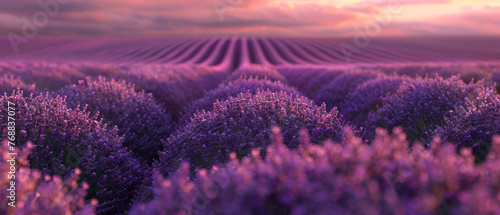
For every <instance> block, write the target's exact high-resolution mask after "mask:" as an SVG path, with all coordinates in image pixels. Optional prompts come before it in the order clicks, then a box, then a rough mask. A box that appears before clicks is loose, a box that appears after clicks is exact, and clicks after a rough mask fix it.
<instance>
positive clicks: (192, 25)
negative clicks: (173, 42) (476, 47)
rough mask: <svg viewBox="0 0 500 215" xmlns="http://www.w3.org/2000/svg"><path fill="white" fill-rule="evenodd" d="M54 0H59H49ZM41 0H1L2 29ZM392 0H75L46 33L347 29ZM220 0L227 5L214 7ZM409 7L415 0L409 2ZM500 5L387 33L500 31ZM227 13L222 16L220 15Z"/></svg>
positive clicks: (394, 25)
mask: <svg viewBox="0 0 500 215" xmlns="http://www.w3.org/2000/svg"><path fill="white" fill-rule="evenodd" d="M43 1H44V2H46V1H54V0H43ZM37 2H38V1H37V0H17V1H16V2H15V3H13V2H12V1H0V18H3V19H0V24H2V28H0V35H1V34H3V35H6V34H8V33H9V32H14V33H17V34H20V32H21V28H22V25H23V23H22V22H21V21H20V20H21V19H20V18H21V17H23V16H25V17H27V18H28V19H31V18H32V16H33V14H35V13H36V12H37V11H41V8H40V7H39V6H38V3H37ZM388 2H390V1H385V0H384V1H375V2H373V1H364V2H362V3H360V4H356V5H351V6H347V7H343V8H338V7H336V6H333V4H332V5H325V4H319V3H317V2H316V1H312V0H301V1H299V0H293V1H289V2H285V1H273V0H189V1H177V0H149V1H146V0H127V1H123V0H70V1H69V3H68V4H65V5H61V6H60V11H59V13H58V14H57V15H56V16H54V17H51V18H50V21H49V23H48V25H47V26H45V27H43V28H42V29H40V30H39V32H38V34H39V35H84V36H150V35H153V36H157V35H191V34H197V35H200V34H202V35H207V34H212V35H223V34H233V35H279V36H315V35H320V36H324V35H333V36H345V35H352V34H353V33H354V29H353V26H354V25H360V24H363V23H364V22H366V21H370V20H369V19H370V16H371V15H374V14H380V8H382V7H381V5H385V4H387V3H388ZM399 2H400V3H401V4H408V5H410V4H446V3H448V2H449V0H420V1H418V0H412V1H410V0H400V1H399ZM214 3H216V4H219V6H220V5H221V4H222V5H224V7H222V8H221V7H214ZM408 7H410V6H408ZM498 14H500V9H499V8H498V7H484V8H482V9H481V10H468V11H466V12H464V13H462V14H456V15H453V16H445V17H441V18H439V19H434V20H413V21H405V22H401V21H398V20H397V19H396V18H395V19H393V20H392V22H391V24H390V26H388V27H386V28H384V29H383V31H382V33H381V35H395V34H396V35H400V34H407V35H411V34H445V33H448V34H454V33H457V34H458V33H464V32H465V33H470V34H493V33H497V34H500V31H499V30H498V28H499V21H498V20H500V17H499V15H498ZM221 16H222V17H223V19H222V20H221Z"/></svg>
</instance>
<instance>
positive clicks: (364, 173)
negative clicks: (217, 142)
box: [130, 128, 500, 215]
mask: <svg viewBox="0 0 500 215" xmlns="http://www.w3.org/2000/svg"><path fill="white" fill-rule="evenodd" d="M376 133H377V135H376V137H375V140H374V141H373V142H372V144H371V145H366V144H362V141H361V139H359V138H357V137H355V136H354V135H353V133H352V132H350V131H349V130H345V135H344V137H345V138H344V140H343V141H342V143H341V144H333V143H332V142H330V141H327V142H325V143H323V144H322V145H316V144H311V143H310V141H309V139H308V136H307V135H306V134H307V132H301V137H302V138H301V139H302V142H303V143H302V144H301V146H300V147H299V148H298V150H289V149H288V148H287V147H286V146H285V145H284V144H283V139H284V138H283V137H282V136H280V135H279V128H278V129H273V134H274V135H273V136H274V137H273V143H272V145H271V146H270V147H268V148H267V149H266V151H267V156H266V158H263V157H262V156H261V155H260V154H261V153H260V152H259V151H260V149H253V150H252V151H251V156H250V157H245V158H243V159H242V160H241V161H239V160H238V159H237V157H238V156H237V153H231V154H230V158H231V159H230V161H229V162H228V163H226V164H224V165H217V166H215V167H213V168H211V170H206V169H199V170H198V171H197V172H196V174H197V177H196V181H191V180H189V177H188V176H189V174H190V171H189V166H188V164H187V163H184V164H182V165H181V168H180V171H178V172H176V173H175V174H173V175H172V176H171V177H170V178H169V179H164V178H163V177H162V176H161V175H160V174H155V181H156V183H155V184H156V186H155V196H156V198H155V200H153V201H152V202H150V203H148V204H139V205H136V206H135V207H133V209H132V210H131V212H130V214H131V215H136V214H156V213H163V214H242V215H245V214H263V215H267V214H269V215H272V214H298V215H301V214H422V215H423V214H443V213H445V214H449V213H451V214H471V213H473V214H498V213H500V199H498V196H499V195H500V192H499V191H500V189H499V188H500V186H499V185H498V180H500V136H496V137H494V141H493V142H494V147H493V149H494V150H493V152H492V154H491V156H490V157H491V159H490V160H488V161H487V162H486V163H485V164H480V165H475V164H474V157H473V156H472V154H471V150H470V149H466V148H463V149H461V150H460V152H461V153H460V155H458V154H457V153H455V150H456V149H455V147H453V145H451V144H443V145H441V143H440V142H439V139H435V141H434V143H433V144H432V149H430V150H425V149H424V148H423V146H422V145H415V146H414V147H413V149H412V150H411V151H410V150H408V146H409V144H410V143H409V142H408V141H407V140H406V135H405V134H404V133H403V132H402V129H401V128H396V129H394V131H393V132H392V133H393V134H392V135H388V132H387V131H385V130H383V129H378V130H377V132H376ZM285 144H286V142H285ZM481 203H485V204H486V205H484V206H482V205H481Z"/></svg>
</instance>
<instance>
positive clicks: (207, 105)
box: [179, 77, 302, 125]
mask: <svg viewBox="0 0 500 215" xmlns="http://www.w3.org/2000/svg"><path fill="white" fill-rule="evenodd" d="M258 89H260V90H269V91H273V92H280V91H283V92H285V93H287V94H290V93H293V94H295V95H302V94H300V93H299V92H297V91H296V89H295V88H292V87H288V86H285V85H283V84H282V83H281V82H279V81H274V82H272V81H270V80H268V79H267V78H264V79H259V78H252V77H250V78H246V77H242V78H240V79H237V80H236V81H234V82H229V83H227V84H221V85H220V86H219V87H218V88H216V89H213V90H211V91H208V92H207V93H205V96H203V97H202V98H200V99H197V100H195V101H193V102H192V103H191V104H189V105H187V106H186V107H185V108H184V109H183V110H182V114H181V117H180V118H179V123H183V122H185V123H189V121H190V118H191V117H192V116H193V114H194V113H196V112H197V111H203V110H205V111H212V109H213V106H214V103H215V102H216V101H217V100H219V101H225V100H227V99H228V98H229V97H236V96H237V95H239V94H241V93H246V92H249V93H251V94H255V93H256V92H257V90H258ZM181 125H183V124H181Z"/></svg>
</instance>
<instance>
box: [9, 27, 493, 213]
mask: <svg viewBox="0 0 500 215" xmlns="http://www.w3.org/2000/svg"><path fill="white" fill-rule="evenodd" d="M350 43H352V39H326V38H315V39H313V38H310V39H306V38H302V39H301V38H278V37H176V38H168V39H165V38H163V39H157V38H149V39H148V38H114V39H111V38H106V39H68V38H65V39H62V38H57V39H56V38H51V37H37V38H34V39H32V40H31V41H30V43H28V44H27V45H25V46H23V49H22V52H20V53H17V54H15V53H13V52H12V50H11V48H10V44H9V41H8V40H7V39H3V40H0V47H2V49H1V50H2V51H0V93H1V98H0V103H1V104H2V106H1V107H0V115H1V121H0V122H1V123H0V124H1V139H2V140H3V142H2V144H3V145H2V147H1V148H0V152H1V156H2V159H1V161H0V172H1V175H0V186H1V190H0V193H1V196H2V198H1V200H0V202H1V204H0V214H141V215H143V214H176V215H188V214H227V215H229V214H263V215H274V214H297V215H300V214H411V215H414V214H415V215H416V214H422V215H424V214H425V215H426V214H480V215H483V214H484V215H486V214H491V215H494V214H500V49H499V47H500V39H498V37H477V36H476V37H474V36H456V37H453V36H436V37H401V38H385V37H384V38H374V39H373V40H372V41H371V43H370V45H369V46H367V47H366V48H359V47H355V46H353V45H351V46H350V48H349V46H345V45H340V46H339V44H350ZM346 47H347V48H346ZM12 153H16V154H15V155H16V156H15V158H16V160H15V161H13V160H11V157H12V156H11V155H12ZM12 182H15V186H14V185H13V184H12ZM13 187H15V189H13ZM12 192H14V194H15V195H13V193H12ZM9 196H15V198H14V199H12V198H9ZM13 201H14V202H15V204H16V207H12V206H11V205H10V203H11V202H13Z"/></svg>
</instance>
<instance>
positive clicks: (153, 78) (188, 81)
mask: <svg viewBox="0 0 500 215" xmlns="http://www.w3.org/2000/svg"><path fill="white" fill-rule="evenodd" d="M114 77H115V79H123V80H125V81H127V82H129V83H133V84H134V85H135V87H136V91H142V90H144V91H145V92H147V93H152V94H153V97H154V98H155V99H156V100H157V101H158V102H160V103H162V104H163V105H165V108H166V109H167V111H168V112H170V113H172V117H173V119H174V120H176V121H177V119H178V117H179V115H178V114H177V113H179V112H180V111H181V110H182V108H183V107H184V106H185V105H187V104H189V103H190V102H191V101H193V100H194V99H198V98H201V97H202V96H203V95H204V92H205V91H206V90H210V89H213V88H215V87H217V86H218V85H219V84H220V82H221V80H224V78H225V73H224V72H219V71H213V70H211V69H208V68H205V67H197V66H193V67H187V66H186V67H163V66H143V67H132V68H130V69H129V70H126V71H122V72H120V73H118V74H116V75H115V76H114Z"/></svg>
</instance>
